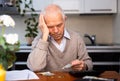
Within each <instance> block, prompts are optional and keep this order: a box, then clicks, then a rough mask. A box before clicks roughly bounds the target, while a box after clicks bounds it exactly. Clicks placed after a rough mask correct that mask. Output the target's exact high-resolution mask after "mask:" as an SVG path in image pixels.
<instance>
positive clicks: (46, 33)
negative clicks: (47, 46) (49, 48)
mask: <svg viewBox="0 0 120 81" xmlns="http://www.w3.org/2000/svg"><path fill="white" fill-rule="evenodd" d="M39 28H40V29H41V32H42V40H43V41H47V39H48V36H49V29H48V27H47V25H46V23H45V20H44V16H43V15H42V14H40V17H39Z"/></svg>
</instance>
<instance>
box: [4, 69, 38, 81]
mask: <svg viewBox="0 0 120 81" xmlns="http://www.w3.org/2000/svg"><path fill="white" fill-rule="evenodd" d="M30 79H39V77H38V76H37V75H36V74H35V73H34V72H32V71H30V70H27V69H26V70H13V71H7V73H6V80H30Z"/></svg>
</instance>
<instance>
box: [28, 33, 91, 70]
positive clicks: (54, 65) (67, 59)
mask: <svg viewBox="0 0 120 81" xmlns="http://www.w3.org/2000/svg"><path fill="white" fill-rule="evenodd" d="M68 33H69V34H70V39H67V42H66V47H65V50H64V51H63V52H61V51H59V50H58V49H57V48H56V47H55V46H54V45H53V44H52V43H51V42H50V41H49V40H48V42H45V41H42V40H41V37H40V36H37V37H36V38H35V40H34V41H33V44H32V47H33V50H32V52H31V53H30V54H29V56H28V59H27V66H28V67H29V68H30V69H31V70H32V71H63V70H62V67H63V66H65V65H66V64H68V63H71V61H73V60H75V59H79V60H83V61H85V63H86V65H87V67H88V70H92V68H93V64H92V59H91V58H90V57H89V55H88V53H87V50H86V47H85V44H84V42H83V40H82V38H81V37H80V35H78V34H77V33H75V32H72V31H68Z"/></svg>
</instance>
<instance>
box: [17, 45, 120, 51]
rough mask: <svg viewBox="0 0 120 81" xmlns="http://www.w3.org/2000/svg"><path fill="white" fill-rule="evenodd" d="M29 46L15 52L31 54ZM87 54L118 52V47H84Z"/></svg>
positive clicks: (119, 49) (21, 47)
mask: <svg viewBox="0 0 120 81" xmlns="http://www.w3.org/2000/svg"><path fill="white" fill-rule="evenodd" d="M31 48H32V47H31V46H26V45H21V46H20V50H19V51H17V52H31ZM86 48H87V50H88V52H120V45H108V46H104V45H101V46H100V45H93V46H92V45H91V46H89V45H88V46H86Z"/></svg>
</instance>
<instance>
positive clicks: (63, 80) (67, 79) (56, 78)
mask: <svg viewBox="0 0 120 81" xmlns="http://www.w3.org/2000/svg"><path fill="white" fill-rule="evenodd" d="M36 74H37V75H38V77H39V78H40V79H38V80H22V81H74V80H75V79H77V78H76V77H73V76H71V75H70V74H69V73H67V72H54V74H55V75H53V76H43V75H41V74H40V73H36ZM100 77H102V78H115V79H117V81H120V74H119V73H117V72H115V71H105V72H103V73H102V74H101V75H100ZM81 78H82V77H81Z"/></svg>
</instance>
